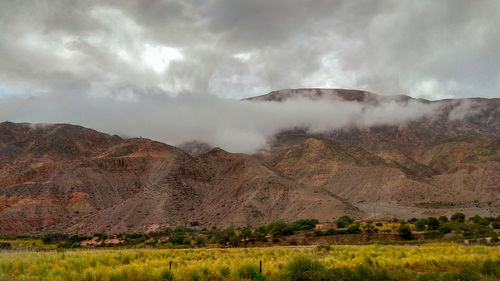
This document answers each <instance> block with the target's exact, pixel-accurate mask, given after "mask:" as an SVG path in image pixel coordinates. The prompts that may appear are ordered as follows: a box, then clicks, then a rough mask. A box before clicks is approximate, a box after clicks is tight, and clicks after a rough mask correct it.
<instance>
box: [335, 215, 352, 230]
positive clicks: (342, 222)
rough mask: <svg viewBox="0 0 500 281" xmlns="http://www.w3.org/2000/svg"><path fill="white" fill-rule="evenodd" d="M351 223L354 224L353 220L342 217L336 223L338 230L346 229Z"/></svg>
mask: <svg viewBox="0 0 500 281" xmlns="http://www.w3.org/2000/svg"><path fill="white" fill-rule="evenodd" d="M353 222H354V220H353V219H352V218H351V217H349V216H342V217H340V218H339V219H338V220H337V221H336V223H337V227H338V228H344V227H347V226H348V225H350V224H352V223H353Z"/></svg>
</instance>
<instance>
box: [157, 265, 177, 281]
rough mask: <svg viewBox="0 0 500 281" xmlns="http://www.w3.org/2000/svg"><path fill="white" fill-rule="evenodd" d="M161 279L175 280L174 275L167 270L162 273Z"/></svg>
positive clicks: (163, 280)
mask: <svg viewBox="0 0 500 281" xmlns="http://www.w3.org/2000/svg"><path fill="white" fill-rule="evenodd" d="M160 278H161V280H162V281H172V280H174V274H173V273H172V271H170V270H168V269H166V268H165V269H163V270H162V271H161V272H160Z"/></svg>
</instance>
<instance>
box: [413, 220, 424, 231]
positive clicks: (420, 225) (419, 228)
mask: <svg viewBox="0 0 500 281" xmlns="http://www.w3.org/2000/svg"><path fill="white" fill-rule="evenodd" d="M413 225H414V226H415V229H416V230H417V231H423V230H425V221H423V220H417V221H416V222H415V223H414V224H413Z"/></svg>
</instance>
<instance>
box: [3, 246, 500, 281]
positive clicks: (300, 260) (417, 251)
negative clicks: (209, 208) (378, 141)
mask: <svg viewBox="0 0 500 281" xmlns="http://www.w3.org/2000/svg"><path fill="white" fill-rule="evenodd" d="M260 260H262V262H263V272H262V274H260V273H259V271H258V269H259V261H260ZM170 262H172V270H171V271H170V270H169V263H170ZM464 269H465V271H464ZM296 272H304V274H303V276H304V277H303V279H302V280H459V279H461V280H498V278H500V248H498V247H488V246H461V245H456V244H429V245H425V246H421V247H412V246H399V247H397V246H381V245H373V246H360V247H356V246H345V247H336V246H330V247H321V248H297V249H292V248H234V249H184V250H182V249H177V250H174V249H168V250H131V249H128V250H127V249H124V250H104V249H103V250H70V251H64V252H56V251H48V252H15V251H14V252H0V280H4V279H5V280H51V281H52V280H54V281H57V280H75V281H79V280H102V281H111V280H150V281H153V280H299V279H293V278H292V277H291V276H296V275H297V274H296ZM307 278H309V279H307ZM436 278H437V279H436ZM463 278H468V279H463Z"/></svg>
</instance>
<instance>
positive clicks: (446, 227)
mask: <svg viewBox="0 0 500 281" xmlns="http://www.w3.org/2000/svg"><path fill="white" fill-rule="evenodd" d="M438 230H439V232H441V233H443V234H447V233H450V232H451V227H450V226H449V225H448V224H443V225H441V226H440V227H439V229H438Z"/></svg>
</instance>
